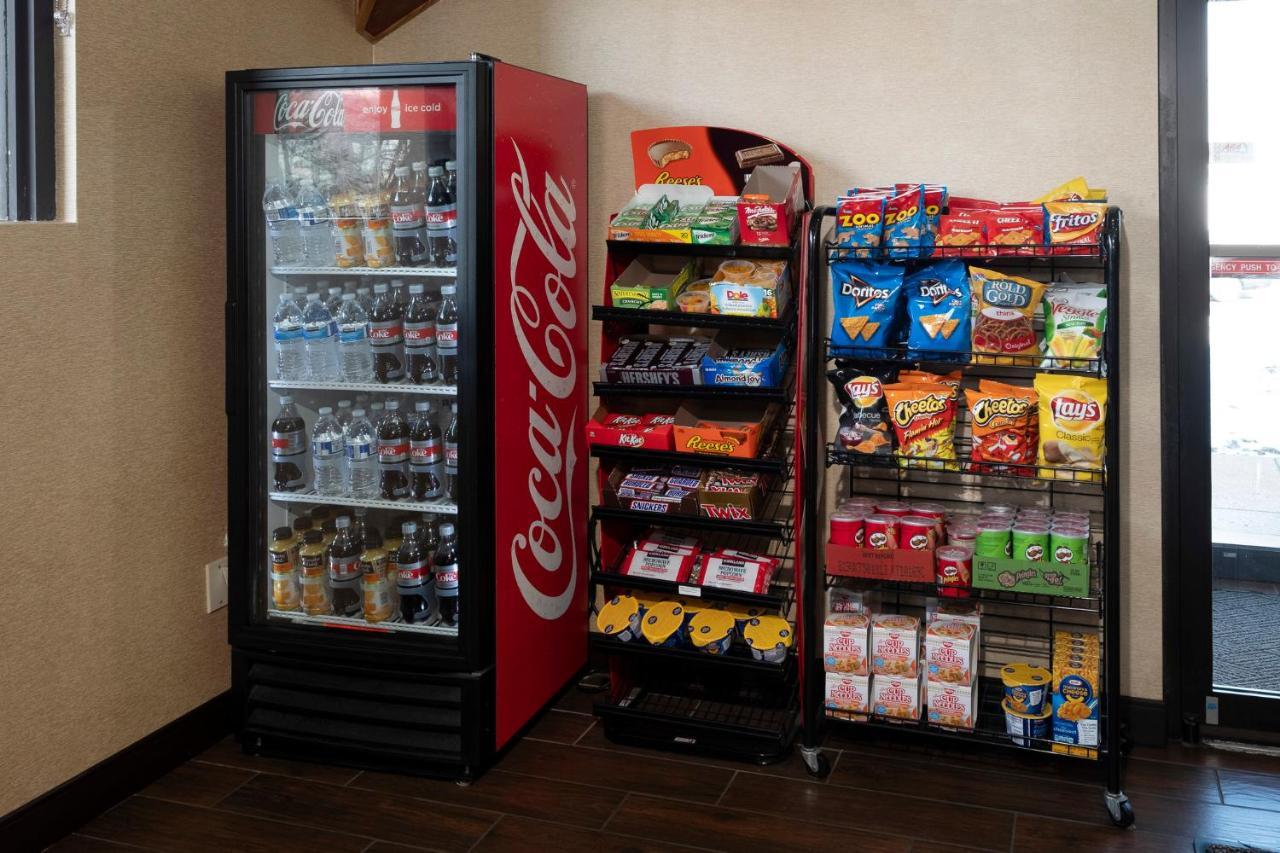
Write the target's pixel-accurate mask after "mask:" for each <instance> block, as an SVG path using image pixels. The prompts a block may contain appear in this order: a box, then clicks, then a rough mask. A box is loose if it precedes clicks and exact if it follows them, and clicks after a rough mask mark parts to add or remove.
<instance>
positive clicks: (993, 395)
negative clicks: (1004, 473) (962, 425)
mask: <svg viewBox="0 0 1280 853" xmlns="http://www.w3.org/2000/svg"><path fill="white" fill-rule="evenodd" d="M964 395H965V399H966V401H967V403H968V406H969V429H970V433H971V436H972V446H971V448H970V451H969V458H970V460H971V463H972V464H971V465H970V466H969V469H970V470H971V471H978V472H983V471H990V470H992V466H996V467H995V470H1001V469H1003V468H1004V466H1008V465H1018V464H1019V463H1021V464H1023V465H1028V466H1029V465H1031V464H1032V463H1033V462H1034V461H1035V458H1036V449H1037V448H1036V445H1035V441H1034V437H1033V436H1034V433H1033V429H1032V424H1033V423H1034V422H1035V421H1036V419H1037V418H1038V417H1039V414H1038V413H1037V411H1036V392H1035V390H1034V389H1032V388H1017V387H1014V386H1002V387H1001V386H996V387H988V388H986V389H984V388H982V387H981V386H979V388H978V389H977V390H974V389H972V388H966V389H965V392H964ZM1012 473H1015V474H1021V475H1024V476H1025V475H1029V474H1031V473H1032V472H1031V468H1029V467H1024V468H1014V469H1013V471H1012Z"/></svg>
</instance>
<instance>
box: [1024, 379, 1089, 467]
mask: <svg viewBox="0 0 1280 853" xmlns="http://www.w3.org/2000/svg"><path fill="white" fill-rule="evenodd" d="M1035 389H1036V394H1037V395H1039V398H1040V452H1039V455H1038V458H1037V461H1038V464H1039V465H1040V467H1041V468H1099V469H1100V468H1101V467H1102V461H1103V459H1104V458H1105V457H1106V441H1105V435H1106V433H1105V428H1106V423H1107V382H1106V380H1105V379H1088V378H1085V377H1083V376H1058V375H1053V374H1045V373H1038V374H1036V381H1035ZM1041 474H1042V475H1043V474H1045V472H1044V471H1041ZM1059 476H1060V477H1061V478H1062V479H1076V480H1084V481H1089V480H1093V479H1096V478H1094V477H1091V476H1089V475H1079V474H1076V473H1074V472H1066V471H1064V472H1061V474H1060V475H1059Z"/></svg>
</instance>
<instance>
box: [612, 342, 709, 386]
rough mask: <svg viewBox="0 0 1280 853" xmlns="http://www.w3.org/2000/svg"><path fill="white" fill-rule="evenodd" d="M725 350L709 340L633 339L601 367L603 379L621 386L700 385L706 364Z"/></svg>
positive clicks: (613, 353)
mask: <svg viewBox="0 0 1280 853" xmlns="http://www.w3.org/2000/svg"><path fill="white" fill-rule="evenodd" d="M722 351H723V350H722V349H721V348H720V347H718V346H717V345H716V344H715V343H714V342H712V341H711V340H709V339H707V338H700V337H670V338H668V337H664V336H662V335H631V336H627V337H623V338H619V339H618V345H617V348H616V349H614V351H613V352H612V353H611V354H609V356H608V357H607V360H606V361H605V362H604V363H603V364H602V365H600V379H601V380H602V381H604V382H614V383H618V384H621V385H701V384H702V381H703V379H702V374H703V360H704V359H705V358H706V357H707V356H708V355H717V356H718V355H720V354H721V353H722Z"/></svg>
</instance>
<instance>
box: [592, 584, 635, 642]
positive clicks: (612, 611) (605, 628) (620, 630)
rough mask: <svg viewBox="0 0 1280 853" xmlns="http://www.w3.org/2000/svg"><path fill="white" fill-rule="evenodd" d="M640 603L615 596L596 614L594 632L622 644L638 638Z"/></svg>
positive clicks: (623, 596)
mask: <svg viewBox="0 0 1280 853" xmlns="http://www.w3.org/2000/svg"><path fill="white" fill-rule="evenodd" d="M640 616H641V607H640V602H639V601H637V600H636V599H634V598H632V597H631V596H629V595H616V596H614V597H613V598H611V599H609V600H608V601H606V602H605V604H604V607H601V608H600V612H599V613H597V614H596V630H597V631H599V632H600V633H601V634H604V635H605V636H607V637H613V638H614V639H615V640H620V641H621V642H624V643H629V642H631V641H632V640H635V639H639V637H640Z"/></svg>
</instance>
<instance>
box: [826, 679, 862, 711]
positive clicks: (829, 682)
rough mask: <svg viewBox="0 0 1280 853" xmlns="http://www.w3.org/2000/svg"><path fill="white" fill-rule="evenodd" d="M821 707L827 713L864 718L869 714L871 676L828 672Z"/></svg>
mask: <svg viewBox="0 0 1280 853" xmlns="http://www.w3.org/2000/svg"><path fill="white" fill-rule="evenodd" d="M823 705H824V706H825V707H826V709H827V710H829V711H841V712H843V713H845V714H856V715H859V716H866V715H867V714H870V713H871V676H869V675H854V674H852V673H845V672H828V673H827V679H826V692H825V697H824V699H823Z"/></svg>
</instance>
